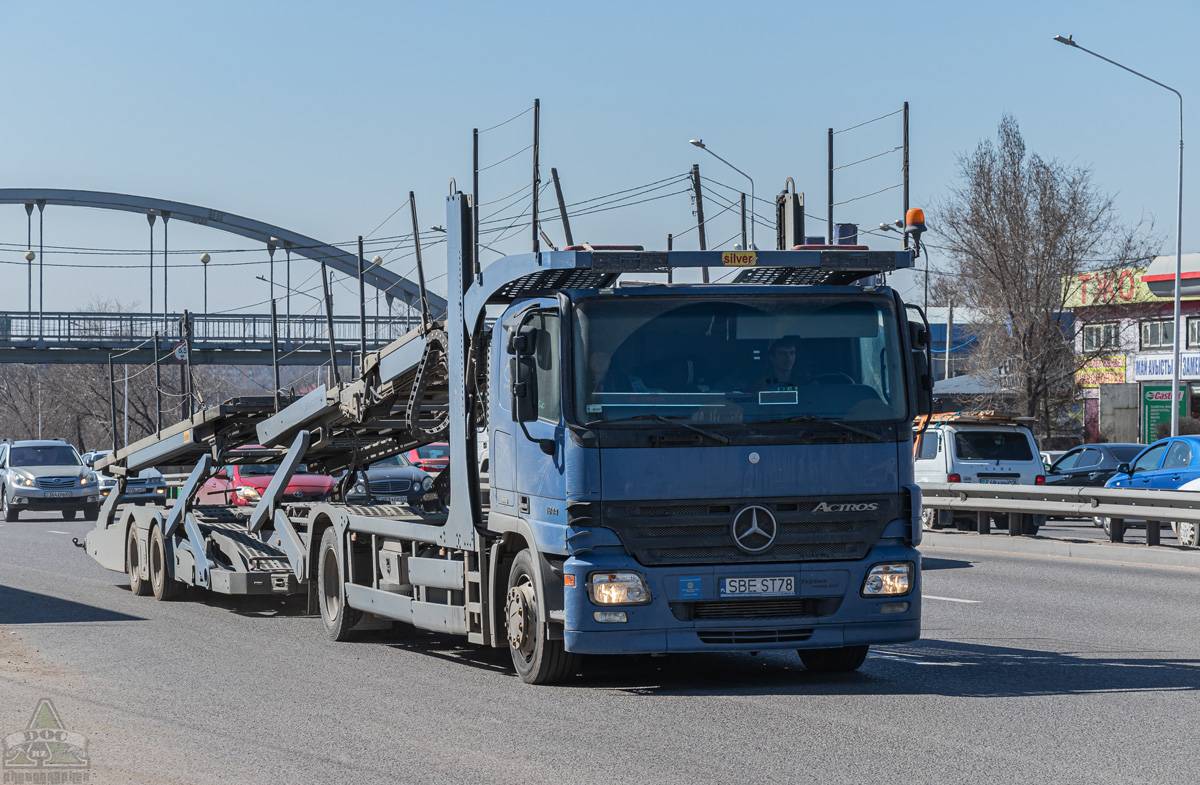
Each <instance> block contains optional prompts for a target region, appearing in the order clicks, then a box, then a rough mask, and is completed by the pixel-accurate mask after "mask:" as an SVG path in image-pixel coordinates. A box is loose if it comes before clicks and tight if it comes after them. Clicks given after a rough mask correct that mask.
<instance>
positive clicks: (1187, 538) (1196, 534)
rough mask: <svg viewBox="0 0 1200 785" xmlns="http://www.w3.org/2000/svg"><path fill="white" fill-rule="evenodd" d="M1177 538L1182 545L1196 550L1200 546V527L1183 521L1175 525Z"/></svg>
mask: <svg viewBox="0 0 1200 785" xmlns="http://www.w3.org/2000/svg"><path fill="white" fill-rule="evenodd" d="M1175 536H1176V537H1178V538H1179V544H1180V545H1184V546H1186V547H1188V548H1195V547H1196V546H1197V545H1200V526H1198V525H1196V524H1194V523H1183V522H1182V521H1181V522H1179V523H1177V524H1175Z"/></svg>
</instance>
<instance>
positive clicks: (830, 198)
mask: <svg viewBox="0 0 1200 785" xmlns="http://www.w3.org/2000/svg"><path fill="white" fill-rule="evenodd" d="M825 220H826V221H827V222H828V223H829V229H828V230H827V231H828V234H829V237H828V242H829V244H830V245H833V129H832V128H830V129H829V212H828V214H827V215H826V218H825Z"/></svg>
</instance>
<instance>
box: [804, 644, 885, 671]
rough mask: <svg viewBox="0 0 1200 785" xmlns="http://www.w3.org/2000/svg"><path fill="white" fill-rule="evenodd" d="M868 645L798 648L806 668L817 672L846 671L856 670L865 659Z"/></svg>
mask: <svg viewBox="0 0 1200 785" xmlns="http://www.w3.org/2000/svg"><path fill="white" fill-rule="evenodd" d="M869 648H870V647H869V646H843V647H842V648H840V649H799V650H797V653H798V654H799V655H800V661H801V662H803V663H804V667H805V669H806V670H810V671H815V672H817V673H848V672H849V671H856V670H858V669H859V668H860V667H861V666H862V664H863V662H865V661H866V659H867V649H869Z"/></svg>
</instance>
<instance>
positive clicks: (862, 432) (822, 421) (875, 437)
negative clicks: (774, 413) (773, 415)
mask: <svg viewBox="0 0 1200 785" xmlns="http://www.w3.org/2000/svg"><path fill="white" fill-rule="evenodd" d="M779 422H806V423H816V424H819V425H834V426H837V427H838V428H842V429H843V430H847V431H849V432H850V433H857V434H858V435H859V436H866V437H867V438H869V439H870V440H871V441H875V442H881V441H883V437H882V436H880V435H879V434H877V433H871V432H870V431H868V430H866V429H864V428H858V427H856V426H853V425H850V424H848V423H846V422H843V421H842V420H835V419H833V418H832V417H818V416H817V415H815V414H801V415H799V416H797V417H786V418H784V419H782V420H764V421H763V422H762V423H760V424H762V425H766V424H769V423H779Z"/></svg>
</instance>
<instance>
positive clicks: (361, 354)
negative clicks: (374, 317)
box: [271, 234, 367, 387]
mask: <svg viewBox="0 0 1200 785" xmlns="http://www.w3.org/2000/svg"><path fill="white" fill-rule="evenodd" d="M365 263H366V262H365V261H364V259H363V238H362V235H361V234H360V235H359V236H358V373H359V378H360V379H361V378H362V368H363V363H365V362H366V361H367V290H366V283H365V282H364V279H363V274H364V270H363V265H364V264H365ZM272 293H274V292H272ZM274 313H275V301H274V300H271V314H272V315H271V324H272V329H274V324H275V316H274ZM275 375H276V376H278V375H279V369H278V368H276V369H275ZM275 386H276V387H278V386H279V382H278V380H276V383H275Z"/></svg>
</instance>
